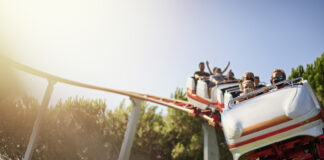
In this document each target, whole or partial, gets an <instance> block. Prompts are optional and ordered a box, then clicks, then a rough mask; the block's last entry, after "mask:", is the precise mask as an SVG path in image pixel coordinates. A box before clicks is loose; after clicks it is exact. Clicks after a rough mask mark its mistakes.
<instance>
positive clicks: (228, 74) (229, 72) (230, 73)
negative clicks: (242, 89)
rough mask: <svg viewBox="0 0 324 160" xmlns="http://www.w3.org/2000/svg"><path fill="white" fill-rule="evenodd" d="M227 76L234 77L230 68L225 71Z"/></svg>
mask: <svg viewBox="0 0 324 160" xmlns="http://www.w3.org/2000/svg"><path fill="white" fill-rule="evenodd" d="M227 77H228V78H234V73H233V72H232V70H229V71H228V73H227Z"/></svg>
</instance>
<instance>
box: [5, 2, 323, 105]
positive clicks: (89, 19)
mask: <svg viewBox="0 0 324 160" xmlns="http://www.w3.org/2000/svg"><path fill="white" fill-rule="evenodd" d="M0 22H1V23H0V24H2V28H1V29H0V35H1V36H0V37H1V38H0V47H1V48H2V50H4V51H5V52H6V53H8V54H10V55H11V56H12V57H13V58H14V59H15V60H17V61H19V62H21V63H24V64H27V65H30V66H33V67H35V68H38V69H41V70H44V71H47V72H49V73H53V74H56V75H60V76H63V77H66V78H69V79H73V80H77V81H81V82H86V83H90V84H95V85H100V86H105V87H110V88H115V89H123V90H131V91H138V92H144V93H150V94H154V95H160V96H165V97H169V96H170V94H171V93H172V92H173V91H174V90H175V88H176V87H181V88H185V83H186V79H187V77H189V76H191V75H192V74H193V72H194V71H196V70H197V69H198V63H199V62H200V61H205V60H209V62H210V64H211V66H215V65H216V66H218V67H224V66H225V65H226V63H227V62H228V61H231V66H230V69H232V70H233V72H234V73H235V76H236V77H241V75H242V74H243V73H244V72H246V71H252V72H254V73H255V75H259V76H260V78H261V80H262V81H265V82H268V81H269V77H270V73H271V71H272V70H273V69H275V68H282V69H284V70H285V71H286V72H287V74H288V75H289V74H290V71H291V68H292V67H296V66H298V65H300V64H302V65H305V64H308V63H312V62H313V61H314V60H315V58H316V57H319V56H320V55H321V54H322V52H324V29H323V28H324V1H320V0H309V1H306V0H294V1H293V0H285V1H282V0H276V1H265V0H253V1H252V0H251V1H227V0H226V1H218V0H203V1H193V0H179V1H174V0H163V1H151V0H140V1H108V0H85V1H78V0H57V1H44V0H30V1H14V0H12V1H1V2H0ZM25 80H26V82H28V83H32V82H37V83H34V84H33V85H32V86H30V87H29V89H30V90H35V92H37V93H36V94H35V95H36V96H38V95H40V93H42V91H43V90H42V89H44V86H45V83H43V82H38V80H35V79H31V78H25ZM39 86H42V89H37V88H38V87H39ZM77 94H78V95H81V96H82V95H84V96H86V97H92V98H94V97H99V98H105V99H107V102H108V103H110V102H111V104H112V106H116V105H117V104H118V103H119V102H120V101H121V99H122V97H120V96H113V95H111V94H108V95H106V94H103V93H101V92H94V91H89V90H82V89H76V88H73V87H66V86H64V85H57V87H56V90H55V93H54V99H53V100H52V101H56V100H57V99H58V98H59V97H63V98H64V97H67V96H71V95H77ZM52 103H55V102H52Z"/></svg>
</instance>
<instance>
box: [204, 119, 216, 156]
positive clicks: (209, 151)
mask: <svg viewBox="0 0 324 160" xmlns="http://www.w3.org/2000/svg"><path fill="white" fill-rule="evenodd" d="M202 128H203V131H204V160H219V159H220V156H219V148H218V143H217V137H216V131H215V128H213V127H212V126H210V125H208V124H207V123H203V124H202Z"/></svg>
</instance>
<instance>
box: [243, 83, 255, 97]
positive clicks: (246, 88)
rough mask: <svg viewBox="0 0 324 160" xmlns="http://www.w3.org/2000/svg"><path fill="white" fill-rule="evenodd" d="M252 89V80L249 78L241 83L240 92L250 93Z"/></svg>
mask: <svg viewBox="0 0 324 160" xmlns="http://www.w3.org/2000/svg"><path fill="white" fill-rule="evenodd" d="M252 91H254V82H253V81H251V80H246V81H244V82H243V83H242V93H244V94H246V93H250V92H252Z"/></svg>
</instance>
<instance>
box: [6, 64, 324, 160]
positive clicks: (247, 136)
mask: <svg viewBox="0 0 324 160" xmlns="http://www.w3.org/2000/svg"><path fill="white" fill-rule="evenodd" d="M9 64H10V65H12V66H13V67H14V68H16V69H18V70H21V71H24V72H27V73H29V74H32V75H35V76H39V77H42V78H45V79H47V80H48V82H49V83H48V86H47V89H46V92H45V95H44V98H43V100H42V104H41V106H42V108H45V107H47V106H48V103H49V99H50V97H51V94H52V92H53V87H54V85H55V83H64V84H69V85H73V86H78V87H83V88H88V89H94V90H100V91H104V92H111V93H115V94H119V95H124V96H128V97H130V98H131V100H132V101H133V103H134V107H136V106H138V105H140V102H141V101H148V102H153V103H156V104H160V105H164V106H167V107H169V108H173V109H176V110H180V111H183V112H186V113H188V115H189V116H191V117H198V118H200V119H202V120H203V121H205V122H207V123H208V124H209V125H210V126H211V127H212V128H213V129H222V131H223V132H224V135H225V139H226V144H227V146H228V148H229V150H230V151H231V153H232V155H233V158H234V159H235V160H238V159H248V160H257V159H260V160H276V159H287V160H288V159H289V160H315V159H324V135H323V121H324V114H323V110H322V107H321V106H320V104H319V101H318V99H317V97H316V96H315V93H314V91H313V90H312V88H311V86H310V85H309V83H308V81H307V80H303V79H302V78H297V79H293V80H286V81H282V82H279V83H276V84H273V85H267V86H266V87H263V88H261V89H258V90H255V91H253V92H251V93H248V94H245V95H240V86H239V83H238V82H235V81H234V82H229V83H220V84H216V85H215V86H214V87H212V88H208V85H207V83H206V82H205V81H203V80H198V81H195V79H193V78H192V77H189V78H188V79H187V84H186V87H187V96H188V100H189V101H188V102H187V101H181V100H176V99H171V98H163V97H159V96H154V95H150V94H143V93H137V92H131V91H123V90H116V89H110V88H105V87H99V86H94V85H90V84H85V83H81V82H77V81H72V80H68V79H65V78H61V77H58V76H55V75H52V74H48V73H46V72H42V71H39V70H36V69H34V68H31V67H29V66H26V65H23V64H20V63H17V62H15V61H12V60H9ZM280 84H286V85H287V87H285V88H282V89H275V88H276V86H278V85H280ZM265 90H270V91H269V92H267V93H263V92H264V91H265ZM260 93H263V94H260ZM259 94H260V95H259ZM250 95H258V96H255V97H254V98H250V99H248V100H245V101H243V102H237V100H238V99H240V98H246V97H247V96H250ZM136 112H137V111H136V108H135V109H134V108H133V110H132V113H131V117H130V121H129V123H128V125H127V130H126V133H125V138H124V142H123V145H122V148H121V153H120V156H119V159H120V160H124V159H129V154H130V153H129V152H130V149H131V146H132V141H133V137H134V134H135V131H136V122H137V120H138V116H139V115H138V114H136ZM40 121H41V113H40V112H39V113H38V115H37V118H36V120H35V123H34V127H33V131H32V134H31V136H30V140H29V143H28V146H27V151H26V152H25V156H24V159H25V160H29V159H31V158H32V153H33V150H34V145H35V139H36V138H37V132H38V129H39V123H40ZM205 143H209V140H208V139H207V140H206V139H205ZM214 146H215V145H214ZM204 149H205V150H206V152H212V150H218V148H217V145H216V146H215V148H209V149H208V147H207V149H206V148H204ZM204 152H205V151H204ZM217 154H219V152H217ZM204 155H206V154H204ZM207 155H208V153H207ZM206 157H207V156H206ZM206 157H204V159H219V156H217V155H215V156H214V157H210V154H209V157H208V158H206Z"/></svg>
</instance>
